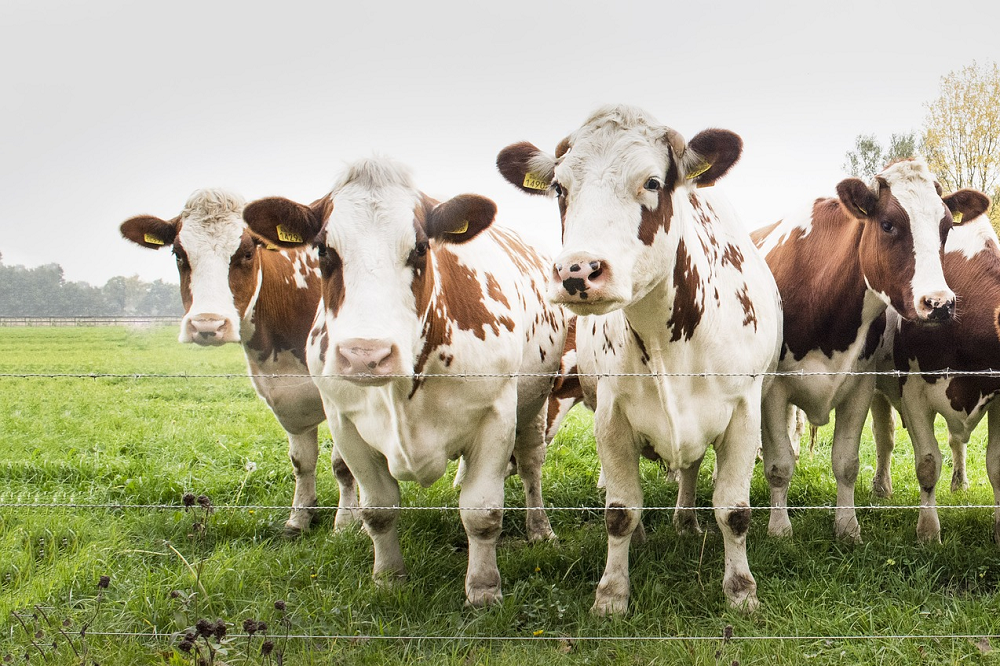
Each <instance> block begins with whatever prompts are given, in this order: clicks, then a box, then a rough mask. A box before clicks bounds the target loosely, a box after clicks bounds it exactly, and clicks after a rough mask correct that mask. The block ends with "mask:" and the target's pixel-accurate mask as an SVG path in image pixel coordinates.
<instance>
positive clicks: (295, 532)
mask: <svg viewBox="0 0 1000 666" xmlns="http://www.w3.org/2000/svg"><path fill="white" fill-rule="evenodd" d="M305 531H306V530H305V528H304V527H299V526H298V525H292V524H291V523H290V522H289V523H285V526H284V527H283V528H281V536H282V538H284V539H289V540H293V539H298V538H299V537H300V536H302V533H303V532H305Z"/></svg>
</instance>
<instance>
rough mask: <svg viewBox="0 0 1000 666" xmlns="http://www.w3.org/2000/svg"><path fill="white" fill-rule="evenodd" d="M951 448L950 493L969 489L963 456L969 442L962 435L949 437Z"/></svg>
mask: <svg viewBox="0 0 1000 666" xmlns="http://www.w3.org/2000/svg"><path fill="white" fill-rule="evenodd" d="M948 445H949V446H950V447H951V492H953V493H954V492H959V491H961V490H968V489H969V478H968V476H966V474H965V454H966V450H967V449H968V445H969V442H968V441H967V440H966V439H965V438H964V437H963V436H962V435H955V434H952V435H949V437H948Z"/></svg>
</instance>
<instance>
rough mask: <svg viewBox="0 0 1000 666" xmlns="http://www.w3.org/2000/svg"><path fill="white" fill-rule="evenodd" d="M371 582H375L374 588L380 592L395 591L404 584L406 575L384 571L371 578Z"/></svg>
mask: <svg viewBox="0 0 1000 666" xmlns="http://www.w3.org/2000/svg"><path fill="white" fill-rule="evenodd" d="M372 580H373V581H375V587H377V588H378V589H380V590H396V589H399V588H400V587H402V585H403V583H405V582H406V573H405V572H393V571H385V572H383V573H379V574H375V575H374V576H372Z"/></svg>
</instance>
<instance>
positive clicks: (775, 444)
mask: <svg viewBox="0 0 1000 666" xmlns="http://www.w3.org/2000/svg"><path fill="white" fill-rule="evenodd" d="M837 195H838V196H837V197H834V198H828V199H817V200H816V201H815V202H813V204H812V205H811V206H810V207H809V208H808V209H806V210H803V211H801V212H800V213H798V214H796V215H793V216H790V217H788V218H786V219H784V220H782V221H781V222H778V223H776V224H773V225H771V226H769V227H766V228H764V229H760V230H758V231H756V232H754V234H753V238H754V241H755V242H756V243H757V246H758V247H759V248H760V249H761V251H762V252H763V253H764V254H765V256H766V257H767V263H768V265H769V266H770V267H771V270H772V271H773V273H774V276H775V279H776V280H777V282H778V288H779V289H780V290H781V297H782V300H783V302H784V311H785V321H784V341H783V344H782V347H781V361H780V363H779V366H778V369H779V371H780V372H783V373H801V374H799V375H794V376H793V375H782V376H778V377H776V378H775V381H774V382H773V383H772V384H771V387H770V389H769V390H768V391H767V393H766V394H765V396H764V403H763V416H762V418H763V426H764V447H763V454H764V474H765V476H766V477H767V480H768V483H769V484H770V487H771V516H770V521H769V524H768V531H769V532H770V533H771V534H772V535H790V534H791V532H792V525H791V522H790V521H789V519H788V510H787V501H788V487H789V483H790V481H791V477H792V472H793V470H794V466H795V457H794V453H793V449H792V445H791V443H790V441H789V439H788V415H789V405H796V406H798V407H800V408H801V409H802V410H803V411H805V413H806V415H807V417H808V418H809V421H810V422H811V423H813V424H814V425H824V424H826V423H828V422H829V420H830V413H831V412H832V411H833V410H834V409H836V411H837V420H836V426H835V429H834V437H833V452H832V458H833V473H834V476H835V477H836V479H837V506H838V508H837V509H836V512H835V515H834V531H835V534H836V535H837V536H838V537H841V538H845V539H849V540H859V539H860V538H861V529H860V527H859V525H858V520H857V516H856V515H855V511H854V484H855V481H856V479H857V475H858V465H859V459H858V449H859V446H860V441H861V429H862V427H863V426H864V422H865V419H866V417H867V414H868V407H869V405H870V403H871V401H872V394H873V391H874V386H875V378H874V376H873V375H864V374H860V375H859V374H851V373H859V372H860V373H863V372H867V371H872V370H874V369H875V365H876V354H875V352H876V350H877V347H878V344H879V339H880V336H881V335H882V332H883V331H884V329H885V312H886V308H887V307H890V306H891V307H892V308H894V310H895V311H897V312H898V313H899V314H900V315H901V316H902V317H903V318H905V319H907V320H911V321H919V322H924V323H927V324H928V325H930V324H942V323H945V322H948V321H950V320H951V319H952V317H953V313H954V307H955V295H954V293H953V292H952V290H951V289H950V288H949V287H948V284H947V283H946V281H945V277H944V274H943V273H942V269H941V250H942V246H943V245H944V242H945V238H946V237H947V235H948V231H949V229H951V226H952V211H956V212H963V213H965V214H970V213H973V209H972V208H970V201H971V200H973V199H974V197H973V196H972V195H970V194H967V193H966V191H963V192H962V193H956V194H953V195H950V196H947V197H944V200H942V198H941V196H940V187H939V186H938V185H937V183H936V182H935V181H934V177H933V176H932V175H931V173H930V171H929V170H928V169H927V165H926V164H925V163H924V162H923V161H922V160H919V159H912V160H903V161H900V162H897V163H895V164H892V165H890V166H889V167H887V168H886V169H884V170H883V171H882V172H881V173H879V174H878V175H877V176H876V177H875V180H874V183H873V184H872V185H871V186H869V185H866V184H865V183H864V182H862V181H860V180H858V179H857V178H848V179H846V180H844V181H841V182H840V184H838V185H837ZM812 373H817V374H812Z"/></svg>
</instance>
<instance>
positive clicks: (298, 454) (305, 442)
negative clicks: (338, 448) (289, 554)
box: [285, 426, 319, 536]
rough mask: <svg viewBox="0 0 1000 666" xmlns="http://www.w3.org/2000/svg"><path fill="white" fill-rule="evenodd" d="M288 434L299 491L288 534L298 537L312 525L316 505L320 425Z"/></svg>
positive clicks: (294, 497) (293, 496) (293, 502)
mask: <svg viewBox="0 0 1000 666" xmlns="http://www.w3.org/2000/svg"><path fill="white" fill-rule="evenodd" d="M287 434H288V457H289V459H290V460H291V461H292V470H293V471H294V474H295V493H294V494H293V495H292V513H291V515H290V516H289V518H288V521H287V522H286V523H285V534H287V535H288V536H297V535H299V534H301V533H302V532H303V531H304V530H305V529H306V528H308V527H309V523H310V522H312V517H313V508H314V507H315V506H316V461H317V460H318V459H319V445H318V443H317V427H316V426H313V427H312V428H309V429H308V430H306V431H305V432H300V433H298V434H292V433H290V432H289V433H287Z"/></svg>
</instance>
